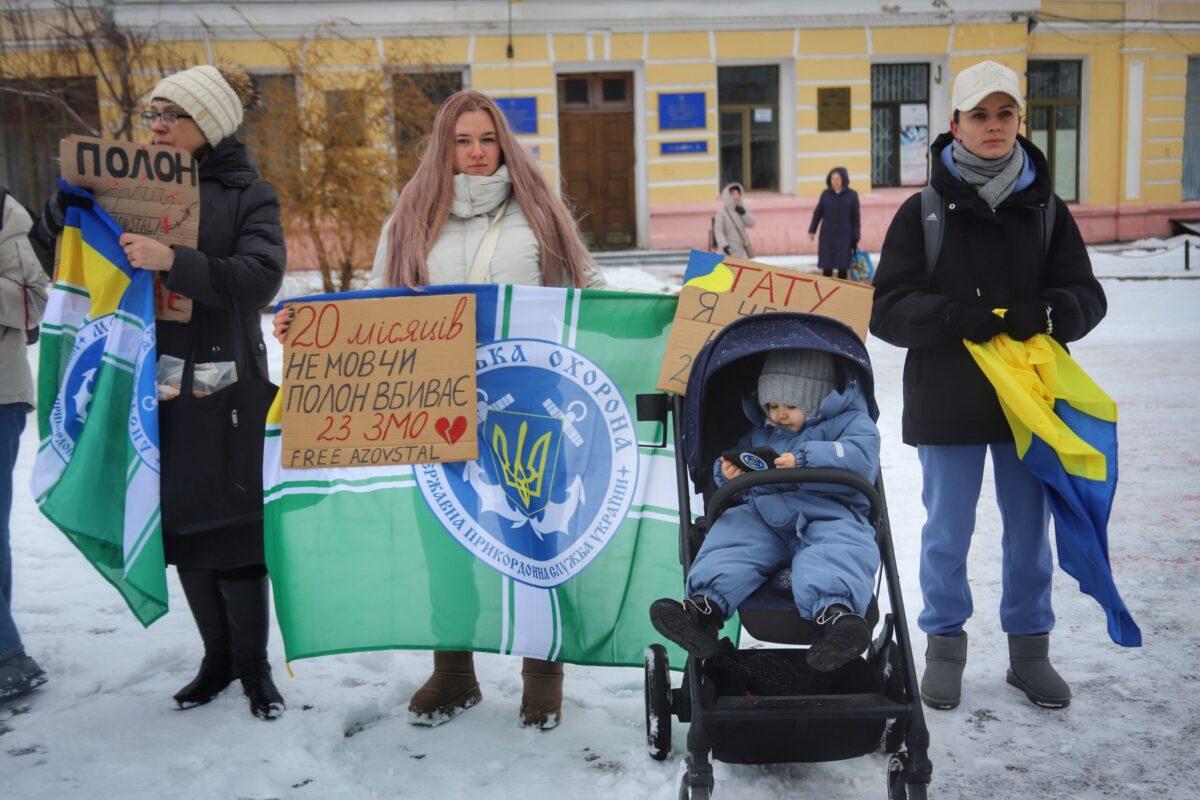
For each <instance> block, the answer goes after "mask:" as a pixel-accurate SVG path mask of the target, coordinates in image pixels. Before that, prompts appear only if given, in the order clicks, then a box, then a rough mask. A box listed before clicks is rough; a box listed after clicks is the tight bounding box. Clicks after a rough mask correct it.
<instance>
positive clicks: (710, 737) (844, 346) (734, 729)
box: [637, 313, 932, 800]
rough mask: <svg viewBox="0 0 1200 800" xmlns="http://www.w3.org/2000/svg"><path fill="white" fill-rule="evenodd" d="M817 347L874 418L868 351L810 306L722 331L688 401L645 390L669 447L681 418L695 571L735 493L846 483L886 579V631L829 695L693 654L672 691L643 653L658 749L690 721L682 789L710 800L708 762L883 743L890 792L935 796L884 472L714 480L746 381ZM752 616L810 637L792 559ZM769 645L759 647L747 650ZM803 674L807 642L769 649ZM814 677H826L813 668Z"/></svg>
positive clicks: (648, 415)
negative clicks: (776, 353)
mask: <svg viewBox="0 0 1200 800" xmlns="http://www.w3.org/2000/svg"><path fill="white" fill-rule="evenodd" d="M780 348H810V349H818V350H824V351H827V352H829V353H832V354H833V355H834V356H835V357H836V360H837V363H838V372H837V374H838V380H839V382H843V383H844V381H845V380H846V379H847V378H849V377H851V376H853V377H854V378H856V379H857V380H859V381H860V382H861V385H862V388H863V391H864V393H865V395H866V396H867V398H868V403H869V406H870V411H871V416H872V418H875V417H878V415H879V411H878V408H877V406H876V405H875V400H874V380H873V377H872V372H871V362H870V359H869V358H868V356H867V350H866V347H865V346H864V345H863V343H862V341H861V340H859V338H858V336H857V335H856V334H855V333H854V332H853V331H852V330H851V329H850V328H849V327H847V326H846V325H843V324H842V323H840V322H837V321H836V320H833V319H830V318H828V317H821V316H816V315H813V314H795V313H773V314H758V315H754V316H748V317H744V318H742V319H740V320H738V321H736V322H734V323H732V324H731V325H729V326H728V327H726V328H725V329H724V330H722V331H720V332H719V333H718V334H717V335H716V336H715V337H714V338H713V339H712V341H710V342H709V343H708V344H707V345H705V347H704V348H703V349H702V350H701V351H700V353H699V354H698V355H697V356H696V359H695V361H694V363H693V366H692V372H691V376H690V377H689V379H688V384H687V395H686V397H678V396H671V395H666V394H647V395H639V396H638V398H637V406H638V419H639V420H642V421H656V422H659V423H661V424H662V425H663V428H662V430H663V437H662V442H660V443H659V445H660V446H665V445H666V438H667V437H666V430H667V428H666V425H667V423H668V417H671V420H670V422H671V425H672V429H673V430H674V441H675V465H676V479H677V483H678V491H679V508H680V536H679V557H680V561H681V563H682V564H683V569H684V574H687V572H688V570H690V569H691V565H692V560H693V559H694V558H695V556H696V553H697V551H699V549H700V545H701V543H702V542H703V541H704V536H705V533H706V532H707V531H708V529H709V527H710V526H711V525H712V523H713V521H714V520H716V519H717V518H718V517H719V516H720V515H721V514H722V512H724V511H725V510H727V509H728V508H730V507H731V506H733V505H734V504H736V503H738V502H739V501H738V500H737V495H738V493H739V492H741V491H742V490H744V489H747V488H749V487H751V486H759V485H763V484H767V483H784V482H790V483H796V482H814V483H823V484H830V483H837V484H842V485H845V486H851V487H853V488H855V489H857V490H858V491H860V492H862V494H863V495H864V496H865V497H866V498H867V500H868V502H869V503H870V522H871V524H872V525H873V526H874V527H875V531H876V537H875V538H876V543H877V545H878V547H879V552H880V557H881V558H880V560H881V575H880V577H879V578H877V583H876V589H875V593H874V595H875V596H874V597H873V598H872V600H871V604H870V608H869V610H868V612H867V619H868V621H869V622H870V624H871V626H872V630H873V631H875V632H876V635H875V638H874V639H873V641H872V642H871V645H870V647H869V649H868V650H867V652H866V654H865V655H864V656H862V657H859V658H858V659H856V660H854V661H851V662H850V663H849V664H846V665H845V666H843V667H841V668H839V669H838V670H837V671H836V672H833V673H825V674H824V677H822V679H821V681H820V682H819V684H818V682H817V681H814V685H820V687H821V690H820V691H804V692H803V693H801V694H795V695H791V696H781V695H774V696H765V695H758V696H752V695H749V693H748V692H745V691H744V689H743V690H741V691H738V690H733V691H726V690H725V688H726V687H723V686H722V685H721V683H720V681H719V680H718V677H717V676H715V675H714V674H713V672H712V671H710V670H706V668H705V664H703V663H700V662H701V660H700V659H698V658H695V657H689V658H688V659H687V662H686V664H685V666H684V675H683V684H682V686H681V687H680V688H679V689H672V688H671V680H670V675H669V673H668V663H667V653H666V649H665V648H664V647H663V646H662V645H660V644H653V645H650V646H649V647H648V648H647V649H646V684H645V699H646V738H647V743H648V744H649V748H650V755H651V757H652V758H655V759H658V760H662V759H665V758H666V757H667V756H668V754H669V753H670V749H671V716H675V717H677V718H678V719H679V720H680V721H681V722H687V723H690V727H689V729H688V736H687V751H688V753H687V771H686V773H685V774H684V776H683V781H682V783H681V785H680V787H679V797H680V798H681V799H686V798H704V799H705V800H706V799H707V798H708V797H710V795H711V793H712V789H713V770H712V764H711V763H710V760H709V759H710V756H711V758H715V759H717V760H720V761H724V762H727V763H734V764H774V763H787V762H813V761H834V760H838V759H846V758H855V757H858V756H862V755H866V754H868V753H872V752H875V751H876V750H878V749H882V750H883V751H884V752H886V753H890V754H891V759H890V761H889V764H888V770H887V788H888V798H889V800H905V798H907V799H908V800H924V798H925V796H926V788H927V785H928V784H929V779H930V775H931V773H932V765H931V763H930V761H929V758H928V754H927V750H928V745H929V732H928V729H927V728H926V727H925V718H924V715H923V714H922V709H921V701H920V697H919V694H918V690H917V675H916V669H915V667H914V665H913V656H912V646H911V642H910V639H909V635H908V626H907V623H906V621H905V616H904V603H903V599H902V598H901V596H900V578H899V574H898V572H897V569H896V558H895V553H894V551H893V548H892V537H891V529H890V526H889V524H888V517H887V506H886V501H885V499H884V492H883V479H882V477H879V478H877V479H876V481H875V485H874V486H872V485H871V484H870V483H869V482H867V481H865V480H863V479H862V478H861V477H859V476H858V475H856V474H855V473H852V472H849V471H846V470H837V469H811V468H802V469H786V470H785V469H766V470H762V471H759V472H749V473H747V474H745V475H742V476H739V477H737V478H734V479H733V480H730V481H728V482H726V483H725V484H724V485H723V486H721V487H720V488H717V487H716V486H715V485H714V483H713V480H712V469H713V462H714V461H715V460H716V459H717V457H718V456H719V455H720V453H721V452H722V450H723V449H726V448H728V447H730V446H731V445H732V443H733V442H734V441H736V440H737V438H738V437H739V436H740V435H741V434H742V433H744V432H745V431H746V430H747V429H748V428H749V426H750V422H749V421H748V420H747V419H746V418H745V415H744V413H743V412H742V405H741V402H742V395H743V394H744V393H745V391H746V387H750V386H754V385H755V384H756V380H757V376H758V373H759V372H760V371H761V368H762V364H763V361H764V360H765V358H766V356H767V354H768V353H769V352H771V351H772V350H777V349H780ZM689 475H690V476H691V479H692V481H693V483H694V485H695V486H696V489H697V491H699V492H700V493H701V495H702V496H703V499H704V512H705V513H704V515H703V516H701V517H698V518H697V519H695V520H692V519H691V514H690V512H689V510H688V509H689V505H690V499H691V491H690V489H689V486H688V476H689ZM883 581H886V584H887V592H888V601H889V606H890V609H891V610H890V611H889V612H888V613H887V614H886V615H884V617H883V619H882V621H881V620H880V615H879V607H878V597H879V589H880V585H881V583H882V582H883ZM738 614H739V615H740V617H741V623H742V625H743V626H744V627H745V628H746V630H747V631H749V632H750V634H751V635H752V636H754V637H755V638H756V639H758V640H760V641H762V642H770V643H775V644H787V645H809V644H811V643H812V641H813V629H812V626H811V624H810V623H809V622H807V621H806V620H804V619H803V618H802V617H801V616H800V614H799V612H798V611H797V610H796V606H795V602H794V600H793V598H792V592H791V588H790V569H785V570H783V571H782V572H781V573H780V574H779V575H776V576H775V577H774V578H773V579H771V580H769V581H767V582H766V583H765V584H764V585H763V586H762V587H761V588H759V590H758V591H757V592H756V593H755V594H753V595H752V596H751V597H750V598H749V599H748V600H747V601H746V602H745V603H743V604H742V606H741V607H740V608H739V609H738ZM751 652H753V653H762V652H763V651H762V650H755V651H745V650H744V651H741V653H743V654H746V653H751ZM768 652H770V653H771V654H772V657H773V656H779V657H781V658H784V659H787V660H788V662H789V663H790V664H793V665H795V667H796V668H797V669H800V670H803V669H805V668H806V666H805V665H804V661H805V659H804V656H805V651H804V650H802V649H798V648H771V649H769V651H768ZM814 674H815V673H814Z"/></svg>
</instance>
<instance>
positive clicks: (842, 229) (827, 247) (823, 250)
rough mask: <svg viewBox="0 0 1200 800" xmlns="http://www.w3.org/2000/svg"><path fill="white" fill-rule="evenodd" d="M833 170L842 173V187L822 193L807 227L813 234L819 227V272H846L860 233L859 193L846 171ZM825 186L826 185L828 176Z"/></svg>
mask: <svg viewBox="0 0 1200 800" xmlns="http://www.w3.org/2000/svg"><path fill="white" fill-rule="evenodd" d="M836 171H837V172H840V173H841V174H842V186H844V187H845V188H844V189H842V191H841V192H835V191H834V190H833V189H832V188H829V189H826V190H825V191H824V192H822V193H821V199H820V200H818V201H817V207H816V208H815V209H813V216H812V223H811V224H810V225H809V226H808V232H809V233H816V232H817V226H818V225H820V226H821V236H820V238H819V239H818V247H817V266H818V267H820V268H821V269H822V270H826V269H829V270H834V269H836V270H846V269H849V268H850V256H851V254H852V253H853V252H854V247H855V245H857V244H858V240H859V233H860V220H859V206H858V192H856V191H854V190H853V189H851V188H850V176H849V175H848V174H847V173H846V170H845V169H843V168H841V167H838V168H837V170H836ZM829 174H830V175H832V174H833V172H830V173H829ZM825 185H826V186H828V185H829V177H828V176H826V178H825Z"/></svg>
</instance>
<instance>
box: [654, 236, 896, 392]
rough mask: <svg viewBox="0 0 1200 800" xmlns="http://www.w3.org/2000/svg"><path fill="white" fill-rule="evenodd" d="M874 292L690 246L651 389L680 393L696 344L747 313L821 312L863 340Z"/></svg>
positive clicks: (847, 282) (685, 380) (862, 285)
mask: <svg viewBox="0 0 1200 800" xmlns="http://www.w3.org/2000/svg"><path fill="white" fill-rule="evenodd" d="M874 292H875V290H874V288H872V287H871V286H868V285H864V284H861V283H855V282H853V281H841V280H837V279H835V278H825V277H821V276H820V275H812V274H806V273H803V272H796V271H795V270H790V269H784V268H782V267H772V266H770V265H768V264H760V263H758V262H755V261H747V260H745V259H741V258H732V257H729V256H725V257H722V256H719V255H715V254H713V253H702V252H700V251H698V250H693V251H692V257H691V260H690V261H689V262H688V268H687V272H686V273H685V275H684V285H683V289H682V291H680V293H679V306H678V308H677V309H676V310H675V320H674V322H673V323H672V324H671V333H670V335H669V337H668V338H667V352H666V354H665V355H664V357H663V364H662V369H661V370H660V371H659V374H658V383H657V388H658V389H661V390H663V391H666V392H674V393H675V394H684V392H685V390H686V389H687V380H688V375H689V374H691V371H692V360H693V359H694V358H695V357H696V354H697V353H699V352H700V348H702V347H704V345H705V344H707V343H708V341H709V340H710V339H712V337H713V336H715V335H716V334H717V332H718V331H720V330H721V329H722V328H724V327H725V326H726V325H728V324H729V323H731V322H733V321H734V320H736V319H739V318H741V317H745V316H749V315H751V314H765V313H768V312H771V311H800V312H804V313H808V314H821V315H823V316H827V317H833V318H834V319H836V320H839V321H841V322H844V323H846V324H847V325H849V326H850V327H851V328H853V329H854V332H855V333H857V334H858V335H859V338H861V339H863V340H864V341H865V340H866V337H867V323H868V322H869V321H870V319H871V297H872V295H873V294H874Z"/></svg>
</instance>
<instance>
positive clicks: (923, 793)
mask: <svg viewBox="0 0 1200 800" xmlns="http://www.w3.org/2000/svg"><path fill="white" fill-rule="evenodd" d="M910 777H911V770H910V768H909V757H908V753H894V754H893V755H892V757H891V759H890V760H889V761H888V772H887V785H888V800H926V797H927V795H928V788H929V787H928V786H926V785H925V784H923V783H920V782H910V781H909V778H910Z"/></svg>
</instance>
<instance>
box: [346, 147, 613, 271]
mask: <svg viewBox="0 0 1200 800" xmlns="http://www.w3.org/2000/svg"><path fill="white" fill-rule="evenodd" d="M511 192H512V179H511V178H509V176H508V167H506V166H504V165H501V166H500V168H499V169H498V170H496V171H495V172H494V173H493V174H491V175H487V176H481V175H466V174H462V173H460V174H458V175H455V176H454V203H453V205H452V206H451V207H450V216H449V217H448V218H447V219H446V222H445V224H444V225H443V226H442V232H441V234H440V235H439V236H438V240H437V243H436V244H434V246H433V249H432V250H430V251H429V258H428V260H427V262H426V263H427V266H428V270H429V284H430V285H431V286H435V285H438V284H446V283H467V276H468V275H469V274H470V271H471V263H472V262H473V261H474V260H475V253H476V251H478V250H479V245H480V243H481V242H482V241H483V237H484V234H486V233H487V229H488V226H489V225H491V223H492V220H493V219H494V218H495V214H496V211H497V209H499V207H500V204H501V203H503V202H504V200H505V198H507V197H508V196H509V195H510V193H511ZM391 230H392V220H391V218H390V217H389V218H388V220H387V222H385V223H384V224H383V230H382V231H380V234H379V246H378V247H377V248H376V249H375V263H374V266H373V267H372V269H371V281H370V283H369V286H370V287H371V288H382V287H383V286H385V285H386V276H387V261H388V239H389V237H390V236H391ZM589 276H590V280H589V281H588V288H589V289H602V288H606V284H605V282H604V279H603V277H602V276H601V275H600V271H599V270H598V269H597V268H596V267H595V266H594V265H590V266H589ZM483 282H484V283H511V284H517V285H522V286H541V285H542V265H541V261H540V258H539V248H538V241H537V237H535V236H534V235H533V230H532V229H531V228H530V227H529V222H528V221H527V220H526V219H525V215H524V214H523V213H522V212H521V205H520V204H519V203H518V202H516V199H515V198H514V199H513V200H512V201H511V202H509V204H508V206H507V207H506V208H505V211H504V220H503V222H501V223H500V238H499V240H498V241H497V242H496V252H495V254H494V255H493V256H492V263H491V264H490V265H489V267H488V270H487V272H486V274H485V277H484V279H483Z"/></svg>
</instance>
